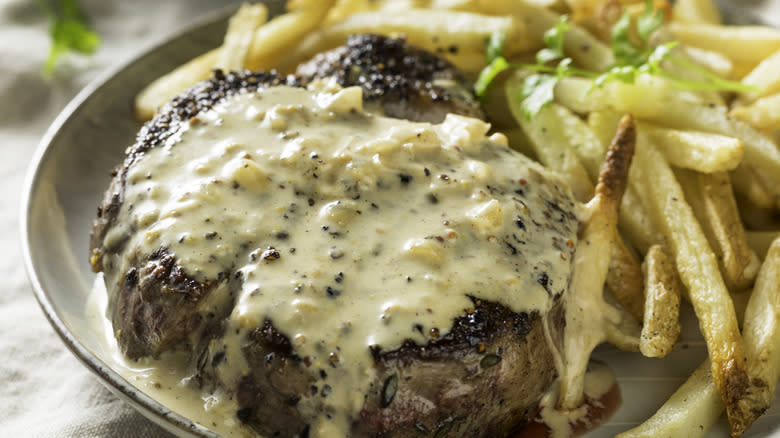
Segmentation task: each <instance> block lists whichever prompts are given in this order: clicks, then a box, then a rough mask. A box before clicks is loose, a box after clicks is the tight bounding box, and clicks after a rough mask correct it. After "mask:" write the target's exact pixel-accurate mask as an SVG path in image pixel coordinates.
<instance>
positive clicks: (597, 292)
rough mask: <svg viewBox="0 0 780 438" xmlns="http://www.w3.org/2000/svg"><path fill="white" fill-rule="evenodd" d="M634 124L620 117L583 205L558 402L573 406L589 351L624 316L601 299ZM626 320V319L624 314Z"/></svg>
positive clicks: (579, 395) (580, 390) (579, 399)
mask: <svg viewBox="0 0 780 438" xmlns="http://www.w3.org/2000/svg"><path fill="white" fill-rule="evenodd" d="M635 133H636V131H635V128H634V123H633V120H632V118H631V116H630V115H627V116H625V117H624V118H623V120H622V121H621V123H620V126H619V128H618V131H617V134H616V135H615V139H614V141H613V142H612V144H611V145H610V148H609V151H608V152H607V158H606V160H605V162H604V166H603V167H602V171H601V174H600V175H599V182H598V184H597V185H596V195H595V196H594V197H593V199H592V200H591V201H590V202H589V203H588V204H587V207H586V208H587V210H588V213H589V214H588V219H586V220H585V222H584V224H583V230H582V236H581V238H580V239H581V242H583V243H584V244H581V245H580V247H579V249H578V251H577V254H576V256H575V259H574V266H575V268H574V274H573V277H572V280H571V287H570V288H569V296H568V303H569V304H568V309H569V311H567V313H566V331H565V337H564V357H565V360H566V366H565V367H563V370H562V371H563V373H562V374H563V375H562V376H561V386H560V388H561V392H560V396H559V399H558V406H559V407H560V408H563V409H573V408H575V407H577V406H579V405H581V404H582V400H583V384H584V382H583V380H584V376H585V369H586V367H587V364H588V360H589V357H590V352H591V351H592V350H593V348H595V347H596V345H598V344H599V343H601V342H603V341H604V340H606V339H608V338H607V335H606V334H605V332H607V333H612V335H611V336H612V337H614V338H617V337H618V336H616V335H615V334H614V332H615V331H617V327H619V326H621V325H622V322H623V321H624V318H623V315H622V313H621V312H620V311H619V310H618V309H616V308H614V307H612V306H610V305H608V304H607V303H606V302H605V301H604V296H603V289H604V282H605V280H606V276H607V269H608V267H609V261H610V258H611V257H610V255H611V254H612V247H613V242H614V241H615V239H616V237H617V230H616V226H617V219H618V208H619V205H620V200H621V197H622V196H623V192H624V191H625V188H626V185H627V180H628V169H629V167H630V165H631V158H632V156H633V152H634V144H635V138H636V137H635ZM628 319H630V318H628Z"/></svg>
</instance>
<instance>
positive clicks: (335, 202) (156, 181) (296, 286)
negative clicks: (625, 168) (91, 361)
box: [104, 86, 580, 436]
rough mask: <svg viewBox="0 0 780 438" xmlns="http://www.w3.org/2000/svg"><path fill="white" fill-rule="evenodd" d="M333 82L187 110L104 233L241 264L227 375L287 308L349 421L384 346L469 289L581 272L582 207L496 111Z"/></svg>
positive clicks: (515, 290)
mask: <svg viewBox="0 0 780 438" xmlns="http://www.w3.org/2000/svg"><path fill="white" fill-rule="evenodd" d="M326 88H328V87H323V88H320V90H319V91H312V90H306V89H301V88H292V87H272V88H268V89H265V90H261V91H257V92H253V93H244V94H239V95H237V96H233V97H230V98H227V99H226V100H225V101H223V102H221V103H219V104H217V105H216V106H215V107H214V108H212V109H210V110H209V111H206V112H203V113H201V114H199V115H198V116H197V117H195V118H193V119H191V120H190V121H189V123H184V124H183V126H182V127H181V129H179V131H178V132H177V133H175V134H174V135H172V136H171V137H170V138H169V139H168V140H167V141H166V143H165V144H164V145H161V146H159V147H156V148H153V149H151V150H149V151H147V152H146V153H145V154H144V155H143V156H141V157H140V158H139V159H138V160H137V161H136V162H135V163H134V164H133V165H132V166H131V168H130V169H129V171H128V173H127V179H126V188H125V201H124V203H123V205H122V207H121V212H120V214H119V218H118V220H117V221H116V225H115V226H114V228H113V229H112V230H111V231H110V232H109V234H107V235H106V237H105V242H104V245H105V246H106V247H111V246H112V240H113V239H123V238H124V237H123V236H127V235H128V234H129V235H130V236H131V237H130V241H129V244H127V245H126V246H125V247H124V249H123V253H122V254H119V255H116V256H112V257H117V260H116V262H117V264H118V266H119V265H121V262H120V261H119V260H121V259H122V258H127V255H128V254H130V253H140V254H150V253H152V252H154V251H155V250H157V249H159V248H166V249H167V251H168V252H169V253H171V254H173V255H174V256H175V257H176V258H177V260H178V263H179V264H180V265H181V266H182V268H183V269H184V270H185V271H186V272H187V273H188V274H189V275H190V276H192V277H194V278H195V279H197V280H200V281H203V280H207V279H216V278H221V277H222V276H223V275H235V276H240V278H241V279H242V280H243V281H242V286H241V288H240V290H235V291H229V290H226V289H225V288H221V289H218V290H217V291H215V293H219V294H223V295H225V296H227V295H229V296H230V299H233V300H234V303H235V304H234V307H233V310H232V313H231V314H230V316H229V320H228V321H227V329H226V330H225V337H224V339H221V340H219V341H218V344H219V345H221V346H222V347H223V348H224V354H225V360H224V361H223V362H222V364H221V365H219V366H218V367H217V368H216V372H217V374H218V376H217V377H218V378H219V379H220V380H221V381H223V382H236V381H237V379H239V377H240V376H242V375H244V374H246V373H247V372H248V364H247V362H246V360H245V358H244V357H243V355H242V352H241V345H242V344H243V343H245V341H246V337H247V335H248V333H249V332H250V331H251V330H252V329H254V328H256V327H259V326H261V325H262V324H263V323H264V321H265V320H270V321H271V322H272V323H273V324H274V326H275V327H276V328H277V330H279V331H280V332H281V333H283V334H285V335H286V336H287V337H289V339H290V341H291V343H292V345H293V347H294V350H295V353H296V354H297V355H298V356H300V357H303V358H306V361H307V362H310V363H311V366H310V367H309V369H311V370H312V373H316V372H317V370H319V369H322V368H325V367H326V365H327V369H328V370H329V371H328V374H329V376H331V378H329V384H330V386H331V392H330V393H329V394H328V396H327V397H326V398H325V400H324V402H323V400H322V397H320V396H319V395H316V396H309V395H307V394H303V395H302V396H303V398H302V399H301V401H300V402H299V404H298V407H299V409H300V410H301V412H308V411H311V412H313V413H312V414H311V415H312V416H314V417H316V418H312V425H313V427H312V432H313V434H314V435H315V436H316V435H319V436H326V435H334V436H346V435H347V432H346V431H347V430H348V426H349V424H350V422H351V421H352V419H354V418H357V414H358V412H359V411H360V409H361V406H362V403H363V401H364V395H365V394H366V393H367V392H368V390H369V387H368V385H369V384H370V382H371V380H372V377H373V374H372V373H373V371H372V370H373V366H372V364H373V360H374V359H373V358H372V355H371V353H370V347H372V346H379V347H381V348H382V350H384V351H387V350H392V349H394V348H396V347H398V346H400V345H401V344H402V343H403V341H404V340H408V339H411V340H414V341H416V342H417V343H420V344H424V343H426V342H428V341H429V340H430V339H431V338H434V337H436V336H439V335H443V334H445V333H446V332H447V331H448V329H449V327H450V326H451V324H452V321H453V319H454V318H455V317H457V316H459V315H463V314H464V313H465V312H467V311H468V309H470V308H472V307H473V302H472V301H471V299H470V298H469V296H473V297H478V298H481V299H485V300H490V301H494V302H498V303H501V304H503V305H505V306H507V307H508V308H510V309H512V310H513V311H515V312H529V313H530V312H534V311H536V312H539V313H540V314H542V315H544V314H545V313H546V311H547V310H548V309H549V308H550V307H551V305H552V301H551V299H550V297H551V296H552V295H557V294H561V293H563V292H564V290H565V289H566V288H567V287H568V283H569V279H570V274H571V269H572V259H573V256H574V248H575V246H576V243H577V231H578V226H579V220H578V218H577V215H578V214H579V213H577V212H579V211H580V210H579V209H580V207H579V205H578V204H576V203H575V202H574V201H573V197H572V195H571V192H570V190H569V189H568V188H567V186H566V184H565V183H563V182H562V180H561V179H560V178H559V177H557V176H556V175H554V174H552V173H550V172H549V171H547V170H545V169H544V168H542V167H541V166H540V165H538V164H536V163H534V162H532V161H530V160H529V159H527V158H526V157H524V156H522V155H521V154H519V153H516V152H514V151H512V150H510V149H509V148H508V147H507V140H506V138H505V137H504V136H503V135H501V134H493V135H490V136H487V135H486V134H487V132H488V129H489V125H488V124H487V123H485V122H483V121H481V120H477V119H473V118H467V117H462V116H456V115H449V116H447V118H446V120H445V121H444V122H442V123H441V124H438V125H431V124H427V123H414V122H410V121H406V120H399V119H390V118H385V117H382V116H377V115H372V114H369V113H366V112H364V111H363V110H362V96H361V90H360V88H358V87H353V88H345V89H338V88H336V87H332V86H331V87H330V88H329V89H326ZM575 204H576V205H575ZM122 269H123V268H120V269H119V270H118V272H124V271H123V270H122ZM108 275H109V273H107V276H108ZM108 284H111V282H110V281H109V282H108ZM110 289H111V288H110V287H109V290H110ZM110 293H111V292H110ZM113 293H116V291H114V292H113ZM220 299H221V300H225V299H226V298H224V297H223V298H216V299H214V301H215V304H214V305H219V304H218V302H219V300H220ZM109 300H110V301H113V300H114V298H113V297H111V296H109ZM307 397H310V398H307ZM323 403H324V406H325V408H324V411H327V412H328V415H327V416H325V415H324V414H323V409H322V408H320V406H323ZM315 406H317V408H316V409H315ZM326 417H329V418H327V419H326Z"/></svg>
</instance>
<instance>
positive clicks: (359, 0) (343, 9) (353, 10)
mask: <svg viewBox="0 0 780 438" xmlns="http://www.w3.org/2000/svg"><path fill="white" fill-rule="evenodd" d="M379 6H380V5H379V3H378V2H373V1H371V0H337V1H336V4H335V5H333V7H332V8H330V11H328V15H327V16H326V17H325V20H323V23H322V24H323V26H326V27H327V26H330V25H332V24H333V23H337V22H339V21H341V20H343V19H344V18H346V17H348V16H349V15H352V14H357V13H359V12H368V11H373V10H375V9H377V8H378V7H379Z"/></svg>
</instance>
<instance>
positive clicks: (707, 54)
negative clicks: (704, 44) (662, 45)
mask: <svg viewBox="0 0 780 438" xmlns="http://www.w3.org/2000/svg"><path fill="white" fill-rule="evenodd" d="M680 50H681V51H682V52H683V53H684V54H685V57H686V58H688V59H689V60H691V61H693V62H695V63H696V64H698V65H700V66H702V67H704V68H705V69H707V71H709V72H710V73H714V74H716V75H718V76H720V77H722V78H726V79H728V78H731V77H733V75H734V63H733V62H731V60H730V59H729V58H727V57H726V56H723V55H722V54H720V53H719V52H715V51H712V50H705V49H700V48H698V47H689V46H682V47H680Z"/></svg>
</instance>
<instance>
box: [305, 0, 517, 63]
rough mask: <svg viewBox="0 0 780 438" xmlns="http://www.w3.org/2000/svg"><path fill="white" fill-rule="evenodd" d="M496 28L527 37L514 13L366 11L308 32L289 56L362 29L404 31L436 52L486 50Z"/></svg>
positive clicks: (511, 36)
mask: <svg viewBox="0 0 780 438" xmlns="http://www.w3.org/2000/svg"><path fill="white" fill-rule="evenodd" d="M493 32H504V33H506V34H507V41H514V40H524V39H525V36H524V35H525V31H524V26H523V24H522V23H521V22H520V21H518V20H515V19H513V18H511V17H493V16H487V15H481V14H475V13H472V12H460V11H448V10H431V9H410V10H404V11H392V10H391V11H376V12H363V13H358V14H353V15H349V16H347V17H346V18H344V20H342V21H340V22H338V23H335V24H333V25H332V26H330V27H328V28H326V29H323V30H321V31H319V32H315V33H313V34H311V35H309V36H308V37H306V38H305V39H304V40H303V42H302V43H301V44H300V46H299V47H297V48H296V49H295V50H294V51H293V52H292V53H291V54H290V56H291V57H292V58H294V59H296V60H298V59H300V60H304V59H308V58H310V57H311V56H313V55H314V54H316V53H320V52H323V51H325V50H328V49H330V48H332V47H335V46H337V45H340V44H343V43H344V41H345V40H346V38H347V37H348V36H349V35H352V34H359V33H377V34H381V35H388V36H390V35H400V34H404V35H406V38H407V40H408V41H409V43H411V44H414V45H417V46H419V47H422V48H424V49H426V50H429V51H431V52H434V53H437V52H441V53H447V52H448V51H458V52H460V51H466V52H477V53H484V50H485V41H486V39H487V38H488V37H489V36H490V35H491V34H492V33H493Z"/></svg>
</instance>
